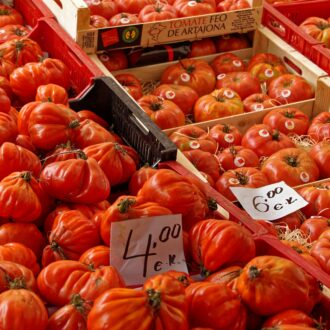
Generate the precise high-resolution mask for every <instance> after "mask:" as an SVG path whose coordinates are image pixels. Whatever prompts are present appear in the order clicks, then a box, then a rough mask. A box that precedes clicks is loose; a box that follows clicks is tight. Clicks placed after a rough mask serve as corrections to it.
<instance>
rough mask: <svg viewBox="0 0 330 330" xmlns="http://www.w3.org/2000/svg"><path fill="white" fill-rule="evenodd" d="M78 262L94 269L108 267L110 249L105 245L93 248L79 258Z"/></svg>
mask: <svg viewBox="0 0 330 330" xmlns="http://www.w3.org/2000/svg"><path fill="white" fill-rule="evenodd" d="M79 262H81V263H82V264H85V265H88V266H90V267H92V268H94V269H95V268H99V267H101V266H109V265H110V248H109V247H108V246H105V245H97V246H93V247H91V248H90V249H88V250H87V251H85V252H84V253H83V254H82V255H81V256H80V258H79Z"/></svg>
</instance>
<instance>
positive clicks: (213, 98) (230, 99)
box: [194, 88, 243, 122]
mask: <svg viewBox="0 0 330 330" xmlns="http://www.w3.org/2000/svg"><path fill="white" fill-rule="evenodd" d="M242 112H243V103H242V101H241V98H240V96H239V95H238V94H237V93H236V92H234V91H233V90H231V89H228V88H221V89H216V90H214V91H213V92H212V93H211V94H208V95H204V96H202V97H200V98H199V99H198V100H197V102H196V103H195V105H194V118H195V121H196V122H201V121H207V120H212V119H217V118H222V117H227V116H232V115H237V114H240V113H242Z"/></svg>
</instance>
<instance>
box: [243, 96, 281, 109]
mask: <svg viewBox="0 0 330 330" xmlns="http://www.w3.org/2000/svg"><path fill="white" fill-rule="evenodd" d="M243 104H244V112H251V111H259V110H264V109H267V108H272V107H274V106H276V105H280V103H279V102H278V101H276V100H274V99H271V98H270V97H269V96H268V95H267V94H262V93H256V94H252V95H250V96H248V97H247V98H245V99H244V100H243Z"/></svg>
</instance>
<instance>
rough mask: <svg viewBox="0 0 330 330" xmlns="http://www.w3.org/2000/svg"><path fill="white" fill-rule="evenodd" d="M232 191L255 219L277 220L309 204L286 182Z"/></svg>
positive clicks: (238, 188) (236, 188)
mask: <svg viewBox="0 0 330 330" xmlns="http://www.w3.org/2000/svg"><path fill="white" fill-rule="evenodd" d="M230 189H231V191H232V192H233V194H234V195H235V196H236V198H237V200H238V201H239V202H240V203H241V205H242V207H243V208H244V210H245V211H246V212H247V213H248V214H249V215H250V216H251V217H252V218H253V219H263V220H270V221H271V220H276V219H279V218H282V217H284V216H286V215H288V214H290V213H292V212H295V211H297V210H299V209H301V208H303V207H304V206H306V205H307V204H308V203H307V202H306V201H305V200H304V199H303V198H302V197H301V196H300V195H299V194H298V193H297V192H296V191H295V190H294V189H293V188H291V187H289V186H288V185H287V184H286V183H284V181H281V182H277V183H274V184H270V185H268V186H264V187H261V188H241V187H231V188H230Z"/></svg>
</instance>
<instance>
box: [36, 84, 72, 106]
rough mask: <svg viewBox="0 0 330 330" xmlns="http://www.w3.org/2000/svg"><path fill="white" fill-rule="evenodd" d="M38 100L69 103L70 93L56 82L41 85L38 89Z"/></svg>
mask: <svg viewBox="0 0 330 330" xmlns="http://www.w3.org/2000/svg"><path fill="white" fill-rule="evenodd" d="M35 99H36V101H40V102H53V103H60V104H64V105H68V93H67V92H66V90H65V89H64V88H63V87H62V86H59V85H56V84H47V85H41V86H39V87H38V89H37V94H36V98H35Z"/></svg>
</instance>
